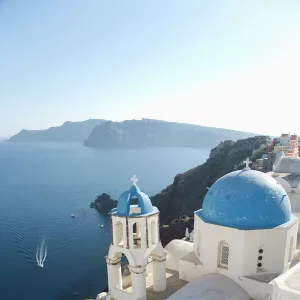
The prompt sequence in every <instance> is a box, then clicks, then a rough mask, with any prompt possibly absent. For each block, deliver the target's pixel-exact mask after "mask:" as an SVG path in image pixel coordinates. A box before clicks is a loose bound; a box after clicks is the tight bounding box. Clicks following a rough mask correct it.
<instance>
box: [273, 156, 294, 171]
mask: <svg viewBox="0 0 300 300" xmlns="http://www.w3.org/2000/svg"><path fill="white" fill-rule="evenodd" d="M273 171H274V172H275V173H291V174H297V175H300V157H293V156H284V157H282V158H281V159H280V161H279V162H278V164H276V165H274V170H273Z"/></svg>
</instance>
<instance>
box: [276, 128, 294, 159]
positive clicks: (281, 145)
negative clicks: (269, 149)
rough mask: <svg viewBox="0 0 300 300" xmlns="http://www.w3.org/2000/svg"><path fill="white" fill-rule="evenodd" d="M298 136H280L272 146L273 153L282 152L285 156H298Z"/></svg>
mask: <svg viewBox="0 0 300 300" xmlns="http://www.w3.org/2000/svg"><path fill="white" fill-rule="evenodd" d="M298 144H299V143H298V136H297V135H296V134H292V135H290V134H286V133H284V134H282V135H281V137H280V138H279V139H277V143H276V144H275V145H274V152H275V153H278V152H280V151H283V152H284V154H285V155H286V156H299V145H298Z"/></svg>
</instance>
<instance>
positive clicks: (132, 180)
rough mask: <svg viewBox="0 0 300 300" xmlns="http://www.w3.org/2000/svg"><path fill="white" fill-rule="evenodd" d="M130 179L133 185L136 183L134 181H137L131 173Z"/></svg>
mask: <svg viewBox="0 0 300 300" xmlns="http://www.w3.org/2000/svg"><path fill="white" fill-rule="evenodd" d="M130 181H131V182H132V184H133V185H136V183H137V181H138V179H137V177H136V175H133V176H132V178H131V179H130Z"/></svg>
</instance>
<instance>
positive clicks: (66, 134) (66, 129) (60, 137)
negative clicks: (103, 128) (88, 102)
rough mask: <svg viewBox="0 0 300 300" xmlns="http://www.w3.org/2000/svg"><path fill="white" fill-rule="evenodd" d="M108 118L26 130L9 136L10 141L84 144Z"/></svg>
mask: <svg viewBox="0 0 300 300" xmlns="http://www.w3.org/2000/svg"><path fill="white" fill-rule="evenodd" d="M104 122H106V120H97V119H89V120H86V121H82V122H69V121H67V122H65V123H64V124H62V125H61V126H55V127H50V128H48V129H44V130H26V129H23V130H21V131H20V132H19V133H17V134H15V135H13V136H12V137H11V138H9V139H8V140H7V141H8V142H72V143H80V144H82V143H83V142H84V140H85V139H86V138H87V137H88V136H89V135H90V133H91V132H92V130H93V128H94V127H95V126H97V125H100V124H102V123H104Z"/></svg>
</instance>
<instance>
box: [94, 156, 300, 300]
mask: <svg viewBox="0 0 300 300" xmlns="http://www.w3.org/2000/svg"><path fill="white" fill-rule="evenodd" d="M244 163H246V167H245V168H244V169H243V170H239V171H234V172H232V173H229V174H227V175H225V176H223V177H222V178H220V179H219V180H217V181H216V182H215V183H214V184H213V185H212V186H211V187H210V188H209V190H208V192H207V194H206V196H205V198H204V201H203V205H202V208H201V209H199V210H198V211H195V213H194V231H193V238H192V239H190V240H173V241H171V242H170V243H169V244H168V245H167V246H166V247H165V248H163V247H162V245H161V243H160V238H159V227H160V225H159V211H158V209H157V208H156V207H153V206H152V203H151V201H150V199H149V197H148V196H147V195H146V194H145V193H143V192H141V191H140V189H139V188H138V187H137V185H136V180H137V179H136V178H135V177H133V179H132V182H133V184H132V186H131V188H130V189H129V190H128V191H126V192H124V193H123V194H122V195H121V196H120V198H119V200H118V206H117V208H115V209H113V210H112V212H111V219H112V235H113V237H112V243H111V245H110V248H109V253H108V256H107V257H106V262H107V274H108V292H107V293H101V294H99V295H98V296H97V300H99V299H107V300H108V299H111V300H113V299H114V300H146V299H148V300H152V299H156V300H160V299H169V300H177V299H178V300H179V299H189V300H193V299H201V300H251V299H252V300H266V299H270V300H271V299H272V300H292V299H293V300H296V299H299V300H300V263H299V261H300V247H299V244H300V243H299V244H298V243H297V237H298V232H299V229H298V228H299V227H298V217H300V184H299V183H300V158H299V157H286V156H284V154H283V153H282V152H280V153H279V154H278V157H277V159H276V162H275V164H274V170H273V172H270V173H262V172H259V171H254V170H251V169H250V167H249V163H251V162H250V161H249V159H247V160H246V161H245V162H244ZM133 198H137V199H138V204H137V205H132V204H131V200H132V199H133ZM199 206H200V203H199ZM122 256H126V258H127V261H128V264H129V269H126V270H125V271H126V272H124V271H123V272H122V268H121V259H122Z"/></svg>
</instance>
